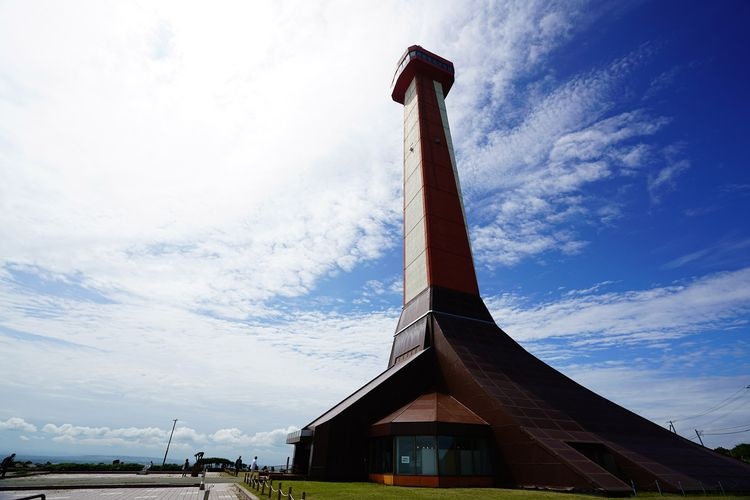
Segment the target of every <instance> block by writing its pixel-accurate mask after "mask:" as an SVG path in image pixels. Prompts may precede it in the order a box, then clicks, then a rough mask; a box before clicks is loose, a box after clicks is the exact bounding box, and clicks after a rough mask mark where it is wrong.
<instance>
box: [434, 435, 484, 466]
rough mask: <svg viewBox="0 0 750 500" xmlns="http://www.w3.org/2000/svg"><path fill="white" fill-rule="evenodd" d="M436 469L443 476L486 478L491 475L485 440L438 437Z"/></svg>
mask: <svg viewBox="0 0 750 500" xmlns="http://www.w3.org/2000/svg"><path fill="white" fill-rule="evenodd" d="M438 467H439V471H440V475H443V476H486V475H489V474H491V469H490V457H489V446H488V444H487V440H486V439H481V438H470V437H455V436H439V437H438Z"/></svg>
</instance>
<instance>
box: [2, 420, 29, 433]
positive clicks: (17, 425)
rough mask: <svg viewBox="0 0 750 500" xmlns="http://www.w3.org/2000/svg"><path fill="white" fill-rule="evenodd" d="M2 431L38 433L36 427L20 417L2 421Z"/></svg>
mask: <svg viewBox="0 0 750 500" xmlns="http://www.w3.org/2000/svg"><path fill="white" fill-rule="evenodd" d="M0 430H7V431H21V432H36V426H35V425H34V424H30V423H28V422H26V421H25V420H24V419H22V418H20V417H10V418H9V419H7V420H5V422H3V421H0Z"/></svg>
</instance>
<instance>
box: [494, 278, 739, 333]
mask: <svg viewBox="0 0 750 500" xmlns="http://www.w3.org/2000/svg"><path fill="white" fill-rule="evenodd" d="M488 306H489V307H490V310H491V311H492V312H493V315H494V316H495V317H496V318H498V320H502V325H503V328H504V329H506V330H507V331H508V333H510V335H511V336H513V338H515V339H517V340H520V341H527V342H528V341H540V340H544V339H551V338H560V337H566V338H568V340H569V342H570V345H572V346H576V345H597V346H603V345H612V344H632V343H642V344H649V343H657V342H661V341H663V340H665V339H675V338H680V337H684V336H687V335H691V334H694V333H696V332H702V331H706V330H711V331H714V330H723V329H730V328H733V327H736V326H738V325H743V324H746V323H747V314H748V312H750V268H744V269H740V270H738V271H733V272H726V273H717V274H711V275H707V276H704V277H702V278H699V279H695V280H693V281H689V282H685V283H678V284H673V285H669V286H659V287H655V288H650V289H645V290H637V291H626V292H609V293H595V291H592V293H581V294H575V295H567V296H566V297H564V298H562V299H561V300H557V301H552V302H548V303H541V304H538V305H534V306H531V307H526V306H524V305H523V303H521V302H519V300H518V298H516V297H514V296H511V295H506V296H500V297H494V298H491V299H489V300H488Z"/></svg>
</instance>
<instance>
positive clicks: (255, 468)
mask: <svg viewBox="0 0 750 500" xmlns="http://www.w3.org/2000/svg"><path fill="white" fill-rule="evenodd" d="M243 465H244V464H243V463H242V455H240V456H239V457H238V458H237V460H236V461H235V462H234V475H235V476H236V475H237V474H239V473H240V471H241V470H242V467H243ZM248 469H249V470H250V473H251V474H252V476H251V477H257V475H258V457H253V461H252V463H251V464H250V466H249V467H248Z"/></svg>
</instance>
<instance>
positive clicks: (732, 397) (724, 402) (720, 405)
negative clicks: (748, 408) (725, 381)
mask: <svg viewBox="0 0 750 500" xmlns="http://www.w3.org/2000/svg"><path fill="white" fill-rule="evenodd" d="M746 389H750V385H746V386H743V387H742V388H740V389H739V390H738V391H737V392H735V393H733V394H732V395H730V396H729V397H727V398H725V399H723V400H722V401H720V402H719V403H717V404H715V405H714V406H712V407H710V408H709V409H708V410H705V411H703V412H701V413H697V414H695V415H690V416H689V417H683V418H679V419H677V418H673V419H672V422H683V421H685V420H692V419H694V418H698V417H702V416H704V415H708V414H709V413H711V412H714V411H716V410H719V409H721V408H723V407H725V406H727V405H729V404H731V403H733V402H735V401H737V400H738V399H740V398H741V397H742V393H743V392H744V391H745V390H746Z"/></svg>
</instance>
